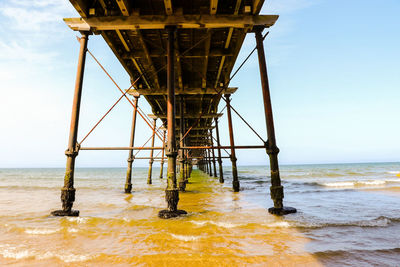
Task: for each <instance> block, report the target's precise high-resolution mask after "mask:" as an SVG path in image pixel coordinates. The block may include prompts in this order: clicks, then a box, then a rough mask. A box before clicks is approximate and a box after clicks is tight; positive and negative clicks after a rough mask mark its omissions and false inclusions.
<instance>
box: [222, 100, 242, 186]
mask: <svg viewBox="0 0 400 267" xmlns="http://www.w3.org/2000/svg"><path fill="white" fill-rule="evenodd" d="M230 96H231V95H229V94H226V95H225V99H226V113H227V115H228V126H229V139H230V143H231V162H232V186H233V191H235V192H239V190H240V184H239V179H238V172H237V166H236V161H237V159H236V153H235V140H234V138H233V127H232V115H231V99H230Z"/></svg>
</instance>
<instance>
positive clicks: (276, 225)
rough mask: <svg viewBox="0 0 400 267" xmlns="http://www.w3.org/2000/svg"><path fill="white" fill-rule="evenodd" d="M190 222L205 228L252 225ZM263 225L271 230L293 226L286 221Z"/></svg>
mask: <svg viewBox="0 0 400 267" xmlns="http://www.w3.org/2000/svg"><path fill="white" fill-rule="evenodd" d="M190 222H191V223H192V224H194V225H197V226H204V225H207V224H211V225H215V226H218V227H221V228H235V227H242V226H246V225H250V224H251V223H248V224H244V223H228V222H214V221H190ZM261 225H262V226H266V227H270V228H287V227H290V226H291V224H290V223H289V222H286V221H281V222H271V223H263V224H261Z"/></svg>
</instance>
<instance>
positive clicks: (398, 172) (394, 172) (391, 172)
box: [386, 171, 400, 174]
mask: <svg viewBox="0 0 400 267" xmlns="http://www.w3.org/2000/svg"><path fill="white" fill-rule="evenodd" d="M386 173H389V174H400V171H388V172H386Z"/></svg>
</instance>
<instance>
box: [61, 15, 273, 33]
mask: <svg viewBox="0 0 400 267" xmlns="http://www.w3.org/2000/svg"><path fill="white" fill-rule="evenodd" d="M277 19H278V15H173V16H164V15H144V16H135V15H132V16H108V17H90V18H65V19H64V21H65V23H66V24H67V25H68V26H69V27H70V28H71V29H72V30H74V31H90V30H93V31H107V30H138V29H142V30H145V29H147V30H149V29H160V30H161V29H165V26H169V25H172V26H177V27H178V28H186V29H198V28H249V27H253V26H265V27H270V26H272V25H274V24H275V22H276V20H277Z"/></svg>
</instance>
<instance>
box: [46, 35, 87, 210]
mask: <svg viewBox="0 0 400 267" xmlns="http://www.w3.org/2000/svg"><path fill="white" fill-rule="evenodd" d="M88 39H89V33H88V32H84V33H82V37H81V38H80V40H79V43H80V50H79V59H78V70H77V73H76V81H75V93H74V100H73V105H72V115H71V127H70V131H69V141H68V149H67V150H66V151H65V155H66V156H67V165H66V169H65V176H64V187H63V188H62V189H61V202H62V210H56V211H53V212H51V215H54V216H79V211H78V210H72V205H73V203H74V201H75V188H74V172H75V158H76V156H77V155H78V151H79V147H78V142H77V138H78V124H79V112H80V106H81V96H82V84H83V74H84V70H85V60H86V51H87V42H88Z"/></svg>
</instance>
